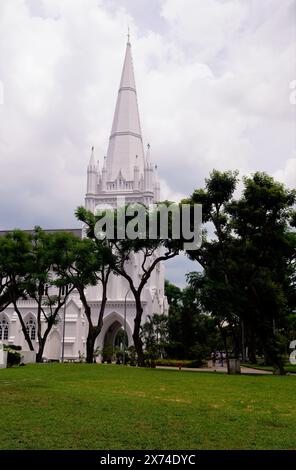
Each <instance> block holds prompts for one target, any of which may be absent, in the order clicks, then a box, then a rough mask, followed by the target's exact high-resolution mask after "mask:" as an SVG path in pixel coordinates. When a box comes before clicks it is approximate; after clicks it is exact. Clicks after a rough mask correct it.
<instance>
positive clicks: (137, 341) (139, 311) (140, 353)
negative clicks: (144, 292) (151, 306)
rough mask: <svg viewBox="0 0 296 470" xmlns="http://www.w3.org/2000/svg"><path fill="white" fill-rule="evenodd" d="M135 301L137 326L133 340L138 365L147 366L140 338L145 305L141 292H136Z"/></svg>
mask: <svg viewBox="0 0 296 470" xmlns="http://www.w3.org/2000/svg"><path fill="white" fill-rule="evenodd" d="M134 296H135V301H136V317H135V326H134V332H133V340H134V345H135V349H136V353H137V356H138V365H139V366H140V367H144V366H145V359H144V353H143V342H142V340H141V338H140V328H141V320H142V315H143V307H142V303H141V294H138V293H136V294H135V292H134Z"/></svg>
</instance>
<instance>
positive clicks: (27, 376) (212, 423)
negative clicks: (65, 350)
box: [0, 364, 296, 450]
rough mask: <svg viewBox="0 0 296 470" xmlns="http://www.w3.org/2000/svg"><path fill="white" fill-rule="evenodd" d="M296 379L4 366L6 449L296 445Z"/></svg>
mask: <svg viewBox="0 0 296 470" xmlns="http://www.w3.org/2000/svg"><path fill="white" fill-rule="evenodd" d="M295 390H296V377H294V376H286V377H279V376H272V375H266V376H258V375H257V376H253V375H248V376H243V375H242V376H228V375H225V374H215V373H207V372H202V373H198V372H191V371H190V372H187V371H178V370H162V369H138V368H131V367H127V368H124V367H123V366H115V365H87V364H64V365H62V364H41V365H30V366H25V367H18V368H12V369H3V370H0V404H1V405H0V419H1V428H2V433H1V439H0V448H1V449H161V450H164V449H295V448H296V444H295V435H296V411H295Z"/></svg>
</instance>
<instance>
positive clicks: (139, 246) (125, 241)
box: [77, 204, 182, 366]
mask: <svg viewBox="0 0 296 470" xmlns="http://www.w3.org/2000/svg"><path fill="white" fill-rule="evenodd" d="M128 208H129V210H127V209H128ZM133 208H134V210H130V209H133ZM127 212H129V214H131V213H133V215H127ZM135 212H138V213H140V212H141V214H142V215H143V214H144V224H143V225H144V229H143V228H141V227H140V224H138V223H135V226H134V227H135V231H136V232H137V233H136V236H135V238H129V237H128V236H127V237H126V238H122V237H121V236H120V235H119V232H120V229H122V228H123V229H124V234H125V235H127V231H128V230H127V228H128V226H129V223H130V222H132V221H133V218H134V213H135ZM123 213H124V218H123V219H124V221H123V223H124V227H122V226H121V224H122V220H123V219H122V217H121V216H122V214H123ZM77 215H78V218H79V220H81V221H82V222H84V223H85V224H86V226H87V227H88V230H87V234H88V236H89V237H90V238H92V239H97V240H98V238H97V235H96V230H97V229H96V223H97V222H100V221H101V220H105V219H106V215H107V217H108V216H109V217H111V219H112V223H114V231H113V235H112V236H108V238H104V239H103V241H102V240H100V243H105V244H107V245H108V246H109V247H110V248H111V249H112V253H113V255H114V256H115V264H114V267H113V270H114V272H115V273H117V274H118V275H120V276H122V277H124V278H125V279H126V280H127V282H128V284H129V287H130V290H131V292H132V293H133V295H134V298H135V304H136V315H135V319H134V330H133V341H134V345H135V349H136V352H137V356H138V363H139V365H141V366H143V365H144V364H145V359H144V353H143V342H142V339H141V335H140V331H141V321H142V316H143V306H142V299H141V297H142V292H143V289H144V287H145V286H146V284H147V282H148V280H149V278H150V276H151V274H152V272H153V270H154V269H155V268H156V266H157V265H158V264H159V263H160V262H162V261H166V260H168V259H170V258H173V257H175V256H177V255H178V254H179V252H180V250H181V246H182V243H181V240H175V239H173V238H172V236H171V234H172V231H171V218H170V217H169V220H168V225H169V227H168V238H166V239H164V238H162V237H161V234H160V230H159V226H158V227H157V233H156V237H155V238H154V239H150V238H147V233H146V230H147V227H149V220H151V218H153V217H156V219H155V220H156V221H157V222H156V223H158V222H159V219H158V212H157V209H156V211H155V214H151V212H149V210H148V209H147V208H146V207H145V206H143V205H142V204H138V205H133V206H127V207H123V208H120V209H119V210H114V211H111V213H108V211H106V212H102V213H101V214H100V215H97V216H95V215H93V214H92V213H91V212H88V211H86V210H85V209H83V208H79V209H78V210H77ZM107 228H108V227H107V226H105V227H101V230H107ZM133 253H136V254H138V256H139V258H140V260H141V261H140V262H141V270H142V274H141V278H140V279H139V280H135V279H134V278H133V276H132V275H131V274H130V271H129V267H128V262H129V261H130V259H131V256H132V254H133Z"/></svg>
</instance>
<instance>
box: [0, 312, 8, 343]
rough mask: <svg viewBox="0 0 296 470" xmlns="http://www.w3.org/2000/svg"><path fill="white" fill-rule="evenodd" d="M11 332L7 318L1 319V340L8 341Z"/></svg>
mask: <svg viewBox="0 0 296 470" xmlns="http://www.w3.org/2000/svg"><path fill="white" fill-rule="evenodd" d="M8 332H9V324H8V321H7V319H6V317H1V318H0V340H1V341H7V340H8Z"/></svg>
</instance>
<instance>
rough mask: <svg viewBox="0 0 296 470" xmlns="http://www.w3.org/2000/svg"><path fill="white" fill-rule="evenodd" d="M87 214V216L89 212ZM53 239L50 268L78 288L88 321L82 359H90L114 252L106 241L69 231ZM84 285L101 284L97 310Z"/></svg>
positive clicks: (103, 307)
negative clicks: (52, 264)
mask: <svg viewBox="0 0 296 470" xmlns="http://www.w3.org/2000/svg"><path fill="white" fill-rule="evenodd" d="M83 211H84V210H83ZM83 213H84V212H83ZM88 215H89V216H90V217H91V215H90V214H88ZM55 243H56V253H59V255H58V257H57V259H56V261H55V264H54V270H55V272H56V273H58V275H59V276H60V277H61V279H62V280H63V282H64V283H67V284H70V285H71V286H73V287H74V288H75V289H76V290H77V291H78V294H79V297H80V300H81V302H82V305H83V308H84V312H85V316H86V318H87V321H88V334H87V341H86V361H87V362H89V363H91V362H93V358H94V346H95V341H96V339H97V337H98V335H99V334H100V332H101V329H102V326H103V317H104V312H105V307H106V303H107V286H108V280H109V276H110V274H111V272H112V266H113V264H114V256H113V254H112V252H111V250H110V248H109V247H108V245H107V244H104V243H101V242H100V241H99V240H95V239H90V238H84V239H82V240H80V239H78V238H77V237H75V236H74V235H72V234H70V233H68V234H65V233H62V234H60V236H59V237H57V238H56V240H55ZM88 286H100V287H101V291H102V297H101V299H100V308H99V312H98V313H96V309H95V308H94V307H93V305H92V302H91V301H93V300H95V299H91V300H90V299H88V298H87V295H86V288H87V287H88Z"/></svg>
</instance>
